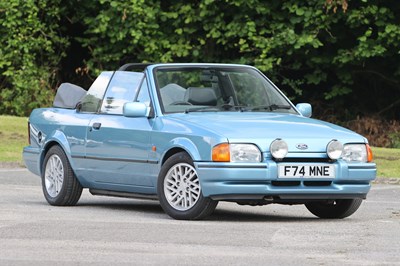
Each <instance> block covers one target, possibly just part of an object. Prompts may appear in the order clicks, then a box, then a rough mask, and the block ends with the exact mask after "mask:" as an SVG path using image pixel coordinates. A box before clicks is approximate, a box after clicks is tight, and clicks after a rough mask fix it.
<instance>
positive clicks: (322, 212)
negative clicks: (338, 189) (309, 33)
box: [305, 199, 362, 219]
mask: <svg viewBox="0 0 400 266" xmlns="http://www.w3.org/2000/svg"><path fill="white" fill-rule="evenodd" d="M361 202H362V199H340V200H331V201H320V202H310V203H306V204H305V205H306V208H307V209H308V210H309V211H310V212H311V213H312V214H314V215H315V216H318V217H319V218H324V219H342V218H346V217H348V216H350V215H352V214H353V213H355V212H356V211H357V209H358V208H359V207H360V205H361Z"/></svg>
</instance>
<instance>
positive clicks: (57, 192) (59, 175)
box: [42, 145, 82, 206]
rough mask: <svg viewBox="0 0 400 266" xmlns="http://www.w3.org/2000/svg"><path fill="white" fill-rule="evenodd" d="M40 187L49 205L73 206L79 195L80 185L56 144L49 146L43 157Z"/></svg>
mask: <svg viewBox="0 0 400 266" xmlns="http://www.w3.org/2000/svg"><path fill="white" fill-rule="evenodd" d="M42 189H43V194H44V197H45V198H46V200H47V202H48V203H49V204H51V205H56V206H73V205H75V204H76V203H77V202H78V200H79V198H80V197H81V194H82V186H81V184H80V183H79V181H78V180H77V179H76V177H75V174H74V172H73V171H72V168H71V165H70V164H69V161H68V158H67V156H66V155H65V153H64V151H63V149H62V148H61V147H60V146H58V145H55V146H53V147H51V148H50V149H49V151H48V152H47V154H46V156H45V158H44V162H43V170H42Z"/></svg>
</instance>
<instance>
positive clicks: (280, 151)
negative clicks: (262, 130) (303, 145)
mask: <svg viewBox="0 0 400 266" xmlns="http://www.w3.org/2000/svg"><path fill="white" fill-rule="evenodd" d="M269 150H270V152H271V154H272V156H273V157H274V158H275V159H283V158H285V156H286V155H287V153H288V145H287V143H286V142H285V141H284V140H282V139H276V140H274V141H273V142H272V143H271V146H270V148H269Z"/></svg>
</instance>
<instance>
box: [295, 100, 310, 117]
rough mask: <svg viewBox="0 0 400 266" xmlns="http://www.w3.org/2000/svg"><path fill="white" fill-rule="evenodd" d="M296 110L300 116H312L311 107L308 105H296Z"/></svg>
mask: <svg viewBox="0 0 400 266" xmlns="http://www.w3.org/2000/svg"><path fill="white" fill-rule="evenodd" d="M296 108H297V110H298V111H299V112H300V114H301V115H302V116H305V117H311V115H312V107H311V104H309V103H298V104H297V105H296Z"/></svg>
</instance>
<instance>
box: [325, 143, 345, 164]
mask: <svg viewBox="0 0 400 266" xmlns="http://www.w3.org/2000/svg"><path fill="white" fill-rule="evenodd" d="M326 153H327V154H328V157H329V158H331V159H332V160H337V159H339V158H340V156H341V155H342V153H343V145H342V143H340V141H337V140H332V141H331V142H329V143H328V146H327V147H326Z"/></svg>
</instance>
